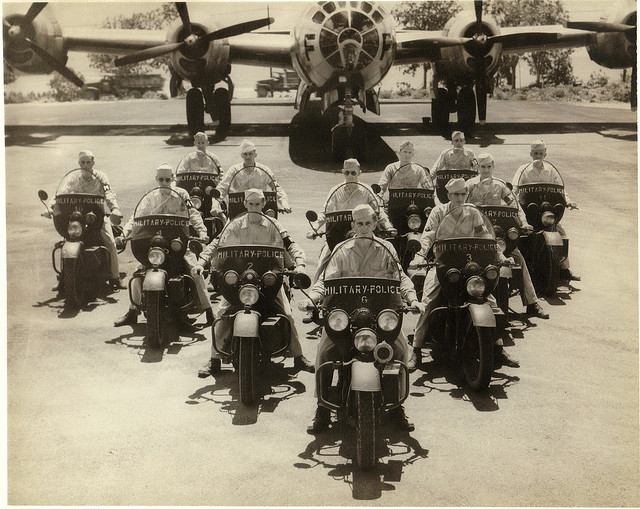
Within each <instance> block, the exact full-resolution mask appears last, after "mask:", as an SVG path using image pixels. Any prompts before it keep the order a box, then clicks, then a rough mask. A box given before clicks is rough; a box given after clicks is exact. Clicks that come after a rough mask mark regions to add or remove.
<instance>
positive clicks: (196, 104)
mask: <svg viewBox="0 0 640 509" xmlns="http://www.w3.org/2000/svg"><path fill="white" fill-rule="evenodd" d="M187 125H188V126H189V134H191V136H193V135H194V134H196V133H197V132H201V131H204V101H203V99H202V92H201V91H200V89H199V88H192V89H190V90H189V91H188V92H187Z"/></svg>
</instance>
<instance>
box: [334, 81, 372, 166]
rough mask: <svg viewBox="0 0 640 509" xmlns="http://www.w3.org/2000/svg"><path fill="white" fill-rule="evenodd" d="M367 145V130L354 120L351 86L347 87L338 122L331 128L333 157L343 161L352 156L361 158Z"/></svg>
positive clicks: (337, 160)
mask: <svg viewBox="0 0 640 509" xmlns="http://www.w3.org/2000/svg"><path fill="white" fill-rule="evenodd" d="M366 146H367V140H366V131H365V130H364V128H363V126H357V125H355V124H354V121H353V99H352V96H351V87H349V86H347V87H345V93H344V103H343V105H342V106H341V107H340V109H339V111H338V123H337V124H336V125H334V126H333V127H332V128H331V157H332V159H333V160H334V161H336V162H343V161H344V160H345V159H349V158H351V157H357V158H360V157H361V156H362V150H363V149H365V148H366Z"/></svg>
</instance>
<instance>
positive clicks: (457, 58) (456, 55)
mask: <svg viewBox="0 0 640 509" xmlns="http://www.w3.org/2000/svg"><path fill="white" fill-rule="evenodd" d="M482 32H483V33H484V34H485V35H486V36H487V37H490V36H492V35H498V34H499V33H500V28H499V27H498V23H497V22H496V21H495V19H494V18H493V17H491V16H489V15H486V14H485V15H484V16H483V17H482ZM475 33H476V18H475V16H474V15H473V13H470V12H461V13H460V14H457V15H456V16H454V17H453V18H451V19H450V20H449V21H448V22H447V24H446V25H445V26H444V29H443V35H445V36H448V37H453V38H459V37H473V36H474V34H475ZM440 51H441V54H442V63H445V62H446V65H441V66H438V67H439V68H440V69H442V74H444V75H451V76H455V77H459V76H465V75H467V76H473V74H474V66H473V62H474V59H476V58H484V59H485V61H486V66H485V67H486V70H487V74H490V73H491V72H492V71H493V70H494V69H495V68H496V66H497V65H498V60H499V59H500V54H501V53H502V44H500V43H485V44H482V45H473V43H470V44H469V45H464V46H452V47H446V48H442V49H441V50H440Z"/></svg>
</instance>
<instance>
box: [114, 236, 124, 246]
mask: <svg viewBox="0 0 640 509" xmlns="http://www.w3.org/2000/svg"><path fill="white" fill-rule="evenodd" d="M115 241H116V249H122V248H123V247H124V246H125V242H124V237H116V238H115Z"/></svg>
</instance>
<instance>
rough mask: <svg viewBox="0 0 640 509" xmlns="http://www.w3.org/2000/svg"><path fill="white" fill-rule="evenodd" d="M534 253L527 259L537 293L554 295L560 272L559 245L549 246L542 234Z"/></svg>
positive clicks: (547, 295)
mask: <svg viewBox="0 0 640 509" xmlns="http://www.w3.org/2000/svg"><path fill="white" fill-rule="evenodd" d="M556 250H557V251H558V253H556ZM533 255H534V256H532V257H531V258H530V259H527V266H528V268H529V273H530V274H531V279H532V280H533V286H534V288H535V290H536V293H537V294H538V295H540V296H544V297H554V296H555V294H556V290H557V287H558V277H559V272H560V262H559V256H560V253H559V247H558V246H548V245H547V244H546V242H544V238H543V237H542V236H540V238H539V239H538V240H537V243H536V245H535V248H534V249H533Z"/></svg>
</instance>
